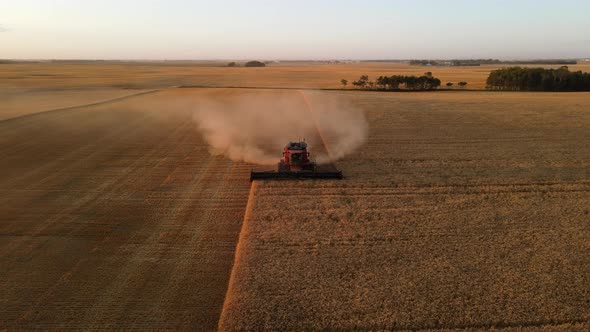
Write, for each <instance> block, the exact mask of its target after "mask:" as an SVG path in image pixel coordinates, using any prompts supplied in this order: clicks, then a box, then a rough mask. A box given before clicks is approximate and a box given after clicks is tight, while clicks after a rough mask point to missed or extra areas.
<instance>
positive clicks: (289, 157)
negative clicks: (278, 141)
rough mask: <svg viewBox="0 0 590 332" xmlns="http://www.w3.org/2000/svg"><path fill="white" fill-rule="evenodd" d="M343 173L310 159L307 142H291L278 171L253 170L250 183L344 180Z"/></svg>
mask: <svg viewBox="0 0 590 332" xmlns="http://www.w3.org/2000/svg"><path fill="white" fill-rule="evenodd" d="M342 178H343V175H342V171H339V170H338V169H336V167H335V166H334V165H331V164H330V165H317V164H316V163H315V162H314V161H312V160H311V159H310V154H309V152H308V151H307V143H306V142H305V141H297V142H289V143H288V144H287V145H285V148H284V149H283V159H281V160H280V161H279V163H278V164H277V170H276V171H260V172H257V171H255V170H252V172H251V173H250V181H254V180H264V179H274V180H280V179H286V180H289V179H342Z"/></svg>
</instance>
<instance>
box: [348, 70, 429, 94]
mask: <svg viewBox="0 0 590 332" xmlns="http://www.w3.org/2000/svg"><path fill="white" fill-rule="evenodd" d="M340 83H341V84H342V85H343V86H344V87H346V85H347V84H348V81H347V80H345V79H342V80H341V81H340ZM352 85H353V86H355V87H358V88H365V89H372V90H375V89H378V90H401V89H402V88H403V89H407V90H434V89H437V88H438V87H440V85H441V81H440V80H439V79H438V78H436V77H434V76H432V73H431V72H428V73H425V74H424V75H422V76H413V75H410V76H407V75H393V76H379V77H378V78H377V79H376V80H375V81H371V80H369V76H367V75H362V76H361V77H360V78H359V79H358V80H356V81H353V82H352Z"/></svg>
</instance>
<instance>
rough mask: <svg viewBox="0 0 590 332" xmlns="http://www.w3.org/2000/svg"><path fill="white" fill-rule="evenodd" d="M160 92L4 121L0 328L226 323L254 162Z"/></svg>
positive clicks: (0, 141)
mask: <svg viewBox="0 0 590 332" xmlns="http://www.w3.org/2000/svg"><path fill="white" fill-rule="evenodd" d="M150 98H152V99H153V98H156V99H157V98H159V95H158V94H156V95H153V94H152V95H149V96H141V97H137V98H130V99H128V100H125V101H121V102H118V103H110V104H108V105H103V106H94V107H86V108H78V109H75V110H70V111H67V110H66V111H60V112H47V113H41V114H36V115H31V116H26V117H22V118H19V119H11V120H8V121H0V153H1V155H2V158H1V159H0V169H1V170H2V172H1V173H0V192H1V195H0V237H1V238H2V241H0V265H1V266H2V269H0V284H1V287H0V301H1V303H0V307H1V308H2V309H0V329H3V328H7V329H10V330H12V329H20V328H27V329H28V328H39V329H49V328H52V329H63V328H80V327H84V328H99V329H103V328H140V329H141V328H152V329H158V328H185V329H186V328H195V327H200V328H203V329H208V330H210V329H215V328H216V327H217V322H218V317H219V314H220V311H221V306H222V303H223V299H224V296H225V291H226V288H227V284H228V279H229V274H230V270H231V264H232V261H233V253H234V249H235V246H236V241H237V236H238V232H239V230H240V225H241V222H242V218H243V213H244V209H245V206H246V203H247V199H248V192H249V188H250V183H249V181H248V175H249V174H248V173H249V170H250V167H249V166H248V165H245V164H241V163H236V162H232V161H230V160H227V159H225V158H223V157H213V156H210V154H209V153H208V146H207V144H206V143H205V142H204V141H203V140H202V138H201V137H200V135H199V133H198V132H197V131H196V129H195V124H194V122H193V121H192V115H191V112H190V110H189V109H174V108H171V109H166V110H165V112H164V111H163V110H162V109H154V108H151V109H142V107H141V106H142V105H143V104H144V103H147V104H150V100H151V99H150Z"/></svg>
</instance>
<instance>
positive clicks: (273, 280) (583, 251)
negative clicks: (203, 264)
mask: <svg viewBox="0 0 590 332" xmlns="http://www.w3.org/2000/svg"><path fill="white" fill-rule="evenodd" d="M326 94H327V93H321V94H320V93H316V94H313V95H312V97H311V100H312V103H313V102H314V99H315V100H318V99H322V98H327V97H330V98H334V97H335V96H334V95H337V96H336V97H337V98H346V99H349V100H350V102H351V103H354V104H356V105H358V106H359V107H362V108H363V109H364V110H365V112H366V115H367V117H368V119H369V124H370V135H369V140H368V143H367V144H366V145H365V146H364V147H363V148H361V149H360V150H359V151H358V152H357V154H356V155H355V156H354V157H352V156H351V157H348V158H345V159H343V160H340V161H338V162H337V165H338V166H339V167H340V168H341V169H342V170H343V172H344V174H345V176H346V179H345V180H344V181H324V182H320V181H315V182H306V181H299V182H297V181H293V182H269V181H263V182H260V183H259V184H257V186H256V188H255V192H254V194H253V196H254V197H255V199H254V203H253V204H252V208H251V209H252V211H251V213H250V214H249V215H248V217H247V219H246V220H245V224H244V226H243V229H242V235H241V238H240V242H239V244H238V254H237V257H236V263H235V267H234V271H233V273H234V275H233V277H232V283H231V284H230V289H229V292H228V296H227V298H226V302H225V307H224V312H223V316H222V320H221V325H220V326H221V329H222V330H228V331H232V330H258V329H268V330H275V329H303V330H319V329H345V330H349V329H354V330H356V329H360V330H383V329H385V330H389V329H403V330H406V329H407V330H423V329H424V330H428V329H439V328H446V329H456V328H458V329H467V330H479V329H483V328H505V327H512V328H515V329H517V328H519V327H529V328H533V329H536V328H551V329H553V328H556V329H559V330H570V329H572V330H584V329H585V328H587V327H588V325H587V324H588V323H587V322H588V320H589V319H590V302H588V300H589V298H590V287H589V286H588V285H590V258H589V256H588V255H587V252H589V250H590V241H588V239H590V227H589V224H588V221H589V220H590V208H589V206H588V202H590V182H589V181H588V179H589V175H590V173H589V170H590V159H589V158H588V157H589V156H590V146H589V145H588V142H589V141H590V136H589V134H590V132H589V131H588V128H589V126H590V114H589V113H588V112H587V110H588V107H589V106H590V104H589V100H590V99H589V98H588V97H590V95H589V94H587V93H583V94H565V95H564V94H525V93H519V94H514V93H500V94H497V93H467V92H465V93H439V94H421V93H417V94H397V95H396V94H379V93H331V94H330V95H329V96H326ZM327 144H328V145H329V144H330V142H329V139H328V142H327Z"/></svg>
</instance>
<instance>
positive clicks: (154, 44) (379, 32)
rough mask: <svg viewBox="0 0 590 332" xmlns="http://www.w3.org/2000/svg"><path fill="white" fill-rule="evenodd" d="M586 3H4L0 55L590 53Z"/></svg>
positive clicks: (472, 55)
mask: <svg viewBox="0 0 590 332" xmlns="http://www.w3.org/2000/svg"><path fill="white" fill-rule="evenodd" d="M589 13H590V1H588V0H561V1H547V0H537V1H533V0H512V1H509V0H495V1H491V0H488V1H473V0H471V1H468V0H447V1H441V0H422V1H407V0H405V1H396V0H390V1H385V0H375V1H359V0H356V1H348V0H341V1H336V0H334V1H332V0H327V1H319V0H316V1H311V0H298V1H266V0H248V1H238V0H228V1H188V0H185V1H183V0H168V1H163V0H162V1H156V0H143V1H139V0H137V1H136V0H128V1H115V0H103V1H74V0H55V1H50V0H47V1H42V0H38V1H32V0H11V1H9V0H0V58H12V59H64V58H66V59H74V58H76V59H169V60H171V59H254V58H256V59H409V58H441V59H442V58H482V57H484V58H502V59H511V58H513V59H518V58H582V57H590V19H589V18H588V15H589Z"/></svg>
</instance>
